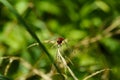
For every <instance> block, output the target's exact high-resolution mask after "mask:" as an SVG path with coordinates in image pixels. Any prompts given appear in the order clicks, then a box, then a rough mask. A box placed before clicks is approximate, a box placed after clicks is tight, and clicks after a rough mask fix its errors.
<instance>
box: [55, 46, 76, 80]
mask: <svg viewBox="0 0 120 80" xmlns="http://www.w3.org/2000/svg"><path fill="white" fill-rule="evenodd" d="M57 56H58V57H59V59H60V60H61V62H62V63H63V65H64V67H65V69H66V68H67V69H68V71H69V72H70V74H71V75H72V77H73V78H74V80H78V78H77V77H76V76H75V75H74V73H73V72H72V70H71V69H70V68H69V66H68V65H67V62H66V61H65V59H64V57H63V56H62V55H61V52H60V47H58V49H57Z"/></svg>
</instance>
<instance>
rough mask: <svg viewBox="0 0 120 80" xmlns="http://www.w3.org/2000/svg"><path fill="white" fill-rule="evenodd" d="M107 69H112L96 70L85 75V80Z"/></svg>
mask: <svg viewBox="0 0 120 80" xmlns="http://www.w3.org/2000/svg"><path fill="white" fill-rule="evenodd" d="M107 70H110V69H102V70H99V71H96V72H94V73H92V74H90V75H88V76H87V77H85V78H84V79H83V80H88V79H89V78H91V77H93V76H95V75H97V74H99V73H102V72H104V71H107Z"/></svg>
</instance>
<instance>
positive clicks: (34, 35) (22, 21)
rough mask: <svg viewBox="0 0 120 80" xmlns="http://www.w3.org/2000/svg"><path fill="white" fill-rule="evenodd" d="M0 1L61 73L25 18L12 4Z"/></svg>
mask: <svg viewBox="0 0 120 80" xmlns="http://www.w3.org/2000/svg"><path fill="white" fill-rule="evenodd" d="M0 2H1V3H2V4H4V5H5V6H6V7H7V8H8V9H9V10H10V11H11V12H12V13H13V14H14V15H15V17H16V18H17V19H18V21H19V22H20V23H21V24H23V25H24V27H25V28H26V29H27V31H28V32H29V33H30V34H31V36H32V37H33V38H34V39H35V40H36V41H37V42H38V43H39V46H40V48H41V49H42V50H43V51H44V52H45V53H46V55H47V56H48V58H49V59H50V61H51V62H52V63H53V64H54V66H55V68H56V69H57V71H58V72H59V73H60V74H61V71H60V70H59V68H58V67H57V65H56V64H55V62H54V60H53V58H52V56H51V55H50V53H49V52H48V50H47V49H46V47H45V46H44V45H43V44H42V43H41V41H40V39H39V38H38V37H37V35H36V34H35V33H34V32H33V31H32V30H31V29H30V26H29V25H28V24H27V23H26V22H25V20H24V19H23V18H22V17H21V16H20V15H19V14H18V12H17V11H16V10H15V9H14V8H13V6H12V5H11V4H10V3H9V2H8V1H7V0H0Z"/></svg>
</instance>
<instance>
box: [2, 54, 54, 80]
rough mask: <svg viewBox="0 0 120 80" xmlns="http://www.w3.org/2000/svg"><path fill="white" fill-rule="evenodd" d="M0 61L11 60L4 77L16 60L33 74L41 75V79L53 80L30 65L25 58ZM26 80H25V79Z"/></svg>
mask: <svg viewBox="0 0 120 80" xmlns="http://www.w3.org/2000/svg"><path fill="white" fill-rule="evenodd" d="M0 59H10V61H9V64H8V65H7V67H6V70H5V73H4V75H6V74H7V72H8V70H9V67H10V65H11V63H12V62H13V61H14V60H20V62H21V64H22V65H23V66H25V67H26V68H27V69H29V70H32V71H33V73H35V74H37V75H39V76H40V77H42V78H43V79H44V80H52V79H51V78H50V77H49V76H48V75H46V74H44V73H43V72H42V71H40V70H38V69H36V68H34V67H32V65H31V64H30V63H28V62H27V61H25V60H24V59H23V58H20V57H9V56H8V57H0ZM24 79H25V78H24ZM22 80H23V79H22Z"/></svg>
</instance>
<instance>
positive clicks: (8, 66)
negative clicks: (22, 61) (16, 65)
mask: <svg viewBox="0 0 120 80" xmlns="http://www.w3.org/2000/svg"><path fill="white" fill-rule="evenodd" d="M12 62H13V59H12V58H10V61H9V63H8V65H7V66H6V68H5V72H4V75H5V76H6V75H7V73H8V70H9V68H10V66H11V64H12Z"/></svg>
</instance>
